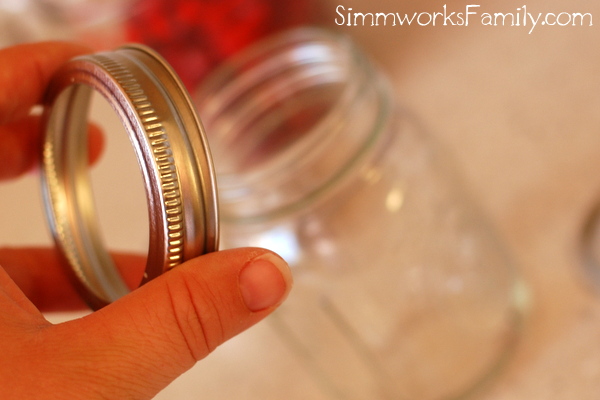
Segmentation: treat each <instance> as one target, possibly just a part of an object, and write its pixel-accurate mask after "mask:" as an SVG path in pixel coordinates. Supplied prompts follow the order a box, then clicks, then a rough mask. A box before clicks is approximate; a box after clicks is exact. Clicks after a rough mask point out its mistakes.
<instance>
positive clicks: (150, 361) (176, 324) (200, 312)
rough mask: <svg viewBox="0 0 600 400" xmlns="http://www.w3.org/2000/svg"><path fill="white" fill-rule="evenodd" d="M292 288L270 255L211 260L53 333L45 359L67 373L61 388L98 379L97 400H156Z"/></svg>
mask: <svg viewBox="0 0 600 400" xmlns="http://www.w3.org/2000/svg"><path fill="white" fill-rule="evenodd" d="M290 286H291V274H290V270H289V269H288V267H287V265H286V264H285V262H284V261H283V260H282V259H281V258H279V257H278V256H276V255H274V254H272V253H270V252H268V251H266V250H260V249H236V250H227V251H222V252H217V253H211V254H207V255H204V256H202V257H199V258H196V259H194V260H192V261H188V262H186V263H184V264H182V265H180V266H178V267H176V268H174V269H173V270H171V271H169V272H167V273H166V274H164V275H162V276H160V277H159V278H157V279H155V280H153V281H151V282H149V283H148V284H146V285H144V286H142V287H141V288H139V289H138V290H136V291H134V292H132V293H131V294H130V295H128V296H125V297H123V298H122V299H120V300H118V301H117V302H115V303H113V304H111V305H109V306H107V307H105V308H103V309H101V310H100V311H97V312H95V313H93V314H90V315H88V316H86V317H84V318H82V319H79V320H74V321H70V322H67V323H64V324H61V325H57V326H54V327H53V328H52V329H49V330H48V331H47V332H46V335H45V337H44V343H45V346H47V347H48V348H51V349H54V351H53V352H51V353H46V352H45V351H43V352H41V353H42V354H44V355H45V356H49V358H50V359H51V360H48V361H47V362H52V365H53V368H54V369H55V370H56V369H58V370H59V371H61V374H60V376H58V377H56V378H55V379H56V380H54V379H53V381H52V382H53V384H55V385H60V384H61V382H64V381H65V380H69V382H70V383H71V385H77V382H73V379H78V378H77V376H82V375H83V376H87V377H88V378H89V377H90V376H91V377H93V380H92V382H95V383H96V385H97V386H94V387H93V388H91V389H92V390H93V391H94V392H93V393H95V394H96V395H97V397H98V398H112V399H117V398H119V399H122V398H151V397H152V396H153V395H155V394H156V393H158V392H159V391H160V390H161V389H163V388H164V387H166V386H167V385H168V384H169V383H170V382H171V381H173V380H174V379H175V378H176V377H178V376H179V375H180V374H182V373H183V372H185V371H186V370H187V369H189V368H190V367H192V366H193V365H194V363H195V362H196V361H197V360H199V359H202V358H204V357H205V356H206V355H208V354H209V353H210V352H211V351H212V350H213V349H214V348H216V347H217V346H218V345H220V344H221V343H223V342H224V341H226V340H227V339H229V338H231V337H233V336H234V335H236V334H238V333H240V332H241V331H243V330H245V329H246V328H248V327H250V326H251V325H253V324H255V323H256V322H258V321H259V320H261V319H263V318H264V317H265V316H266V315H268V314H269V313H270V312H272V311H273V310H274V309H275V308H276V307H277V306H278V305H279V304H280V303H281V302H282V301H283V299H284V298H285V297H286V296H287V293H288V292H289V289H290ZM82 359H84V361H83V360H82ZM36 362H44V361H43V360H36ZM73 365H75V366H76V368H77V370H76V371H73V370H72V368H73ZM74 372H77V374H75V373H74ZM61 379H62V381H61ZM88 388H90V386H89V385H88ZM94 398H96V397H94Z"/></svg>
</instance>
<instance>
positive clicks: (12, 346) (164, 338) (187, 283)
mask: <svg viewBox="0 0 600 400" xmlns="http://www.w3.org/2000/svg"><path fill="white" fill-rule="evenodd" d="M87 52H89V49H87V48H85V47H82V46H78V45H75V44H70V43H62V42H46V43H36V44H24V45H18V46H14V47H9V48H6V49H2V50H0V66H1V67H0V179H12V178H17V177H18V176H20V175H21V174H23V173H25V172H27V171H29V170H31V169H32V168H33V167H34V166H35V164H36V160H37V158H38V157H39V154H40V151H41V139H40V138H41V134H40V129H39V128H40V127H39V125H40V124H39V118H38V117H35V116H32V115H31V113H30V111H31V108H32V107H33V106H34V105H36V104H40V103H41V102H42V98H43V93H44V88H45V87H46V85H47V83H48V80H49V79H50V77H51V76H52V74H53V73H54V72H55V71H56V69H57V68H58V67H59V66H60V65H61V64H63V63H64V62H66V61H67V60H68V59H70V58H72V57H73V56H76V55H79V54H83V53H87ZM89 137H90V154H91V159H95V158H97V157H98V155H99V153H100V150H99V149H100V147H101V142H102V135H101V133H100V131H99V130H98V129H97V128H94V127H91V129H90V132H89ZM6 229H10V228H9V227H6ZM115 258H116V263H117V265H118V266H119V268H121V269H122V271H123V275H124V279H125V281H126V282H129V283H131V282H132V281H133V279H134V277H133V275H132V274H131V273H130V272H125V271H130V270H131V271H134V272H136V273H135V274H134V275H137V274H139V271H140V268H141V269H143V265H144V261H143V259H142V258H141V257H138V256H134V255H123V254H122V255H116V256H115ZM125 267H127V268H125ZM127 274H129V275H127ZM130 275H131V276H130ZM138 276H139V275H138ZM291 285H292V277H291V273H290V270H289V268H288V266H287V264H286V263H285V262H284V261H283V260H282V259H281V258H280V257H279V256H277V255H275V254H273V253H271V252H269V251H267V250H264V249H258V248H244V249H234V250H226V251H220V252H215V253H211V254H207V255H204V256H201V257H198V258H195V259H193V260H190V261H187V262H185V263H183V264H182V265H180V266H178V267H176V268H174V269H173V270H171V271H169V272H167V273H165V274H163V275H162V276H160V277H158V278H157V279H154V280H153V281H151V282H149V283H147V284H145V285H144V286H142V287H140V288H138V289H136V290H134V291H132V292H131V293H130V294H129V295H127V296H124V297H123V298H121V299H119V300H118V301H116V302H114V303H112V304H110V305H108V306H106V307H104V308H102V309H101V310H99V311H96V312H93V313H90V314H88V315H86V316H84V317H83V318H80V319H76V320H72V321H68V322H65V323H61V324H56V325H54V324H51V323H50V322H48V321H47V320H46V319H45V318H44V316H43V314H42V312H44V311H54V310H75V309H83V308H84V307H85V306H84V304H83V303H82V301H81V300H80V298H79V296H78V295H77V294H76V292H75V291H74V289H73V288H72V287H71V285H70V283H69V280H68V278H67V276H66V274H65V272H64V267H63V266H62V265H61V262H60V258H59V256H58V254H57V253H56V250H55V249H46V248H0V310H1V312H0V354H1V357H0V398H2V399H44V400H45V399H72V400H74V399H85V400H94V399H140V400H141V399H151V398H152V397H154V396H155V395H156V394H157V393H158V392H159V391H160V390H162V389H163V388H165V387H166V386H167V385H168V384H169V383H170V382H172V381H173V380H174V379H175V378H177V377H178V376H179V375H181V374H182V373H183V372H185V371H186V370H188V369H189V368H191V367H192V366H193V365H194V364H195V363H196V362H197V361H199V360H201V359H202V358H204V357H206V356H207V355H208V354H209V353H210V352H211V351H213V350H214V349H215V348H216V347H217V346H219V345H220V344H222V343H223V342H225V341H226V340H227V339H230V338H231V337H233V336H235V335H236V334H238V333H240V332H242V331H244V330H245V329H247V328H249V327H250V326H252V325H254V324H255V323H257V322H258V321H260V320H261V319H263V318H264V317H266V316H267V315H268V314H269V313H271V312H272V311H273V310H274V309H275V308H277V306H278V305H279V304H281V302H282V301H283V300H284V299H285V298H286V296H287V294H288V293H289V290H290V288H291Z"/></svg>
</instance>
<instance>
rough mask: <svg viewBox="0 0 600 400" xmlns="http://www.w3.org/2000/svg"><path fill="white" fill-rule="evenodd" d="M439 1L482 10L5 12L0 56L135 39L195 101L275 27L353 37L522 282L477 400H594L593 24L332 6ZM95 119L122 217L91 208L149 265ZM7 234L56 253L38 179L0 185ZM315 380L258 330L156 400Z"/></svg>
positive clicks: (30, 4)
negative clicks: (357, 18)
mask: <svg viewBox="0 0 600 400" xmlns="http://www.w3.org/2000/svg"><path fill="white" fill-rule="evenodd" d="M444 4H446V5H447V9H448V10H456V11H464V9H465V7H466V5H467V4H477V3H468V2H464V1H462V0H461V1H452V2H450V1H448V2H442V1H434V0H426V1H416V0H407V1H399V0H396V1H391V0H373V1H368V2H367V1H366V0H337V1H333V0H326V1H320V2H316V1H310V0H308V1H294V2H285V3H284V2H278V1H274V0H231V1H229V0H227V1H221V2H217V1H182V0H175V1H166V0H133V1H116V0H108V1H99V0H98V1H95V0H45V1H44V0H39V1H34V0H0V45H2V46H8V45H12V44H15V43H18V42H24V41H32V40H45V39H51V38H66V39H77V40H80V41H85V42H87V43H89V44H90V45H92V46H94V47H95V48H97V49H106V48H111V47H114V46H116V45H118V44H120V43H123V42H127V41H141V42H145V43H147V44H149V45H151V46H153V47H155V48H156V49H157V50H158V51H160V52H161V53H162V54H163V55H164V56H165V57H166V58H167V59H168V60H169V61H170V62H171V63H172V64H173V66H174V67H175V68H176V69H177V71H178V72H179V73H180V75H181V76H182V78H183V80H184V81H185V83H186V85H187V86H188V88H189V89H190V91H192V92H193V90H194V89H195V88H196V86H197V85H199V84H200V83H201V82H202V79H203V78H204V77H205V76H206V74H207V73H208V72H209V71H210V70H211V69H212V68H214V66H215V65H218V64H219V63H220V62H221V61H222V60H223V59H225V58H226V57H227V56H229V55H231V54H234V53H236V52H237V51H239V50H240V49H242V48H243V47H245V46H246V45H248V44H249V43H251V42H253V41H255V40H257V39H259V38H261V37H264V36H266V35H269V34H270V33H273V32H275V31H278V30H281V29H283V28H287V27H291V26H297V25H306V24H311V25H312V24H318V25H321V26H323V25H324V26H327V27H329V28H330V29H332V30H335V31H339V32H344V33H347V34H348V35H350V36H351V37H352V38H353V39H354V40H355V41H356V42H357V43H358V44H359V45H360V46H362V47H363V49H364V50H365V51H366V52H367V53H368V54H369V55H370V56H371V57H372V59H374V60H375V61H376V62H377V63H378V64H379V65H380V66H381V67H382V68H383V70H384V71H385V72H386V73H387V74H388V76H389V77H390V79H391V81H392V83H393V86H394V89H395V91H396V94H397V97H398V98H399V100H400V102H401V103H402V104H403V105H404V106H405V107H407V108H409V109H411V110H412V111H413V112H415V113H416V114H417V115H418V116H419V117H420V118H421V119H422V121H423V122H424V124H425V125H426V126H427V128H428V130H429V131H430V132H431V133H432V135H433V136H434V137H435V138H436V139H437V140H439V141H440V142H442V143H443V144H444V145H445V146H446V149H447V151H448V152H449V153H450V155H451V156H452V157H453V158H454V159H455V160H456V162H457V164H458V167H459V170H460V172H461V173H462V174H463V176H464V178H465V180H466V182H467V184H468V187H469V189H470V190H471V191H472V192H473V193H474V195H475V198H476V199H477V202H478V203H479V205H480V206H481V207H482V208H483V210H484V212H485V213H486V214H487V215H488V216H489V218H490V219H491V220H492V222H493V224H494V225H495V226H496V228H497V229H498V230H499V232H500V234H501V237H502V239H503V240H504V241H505V243H506V245H507V247H508V248H509V251H510V252H511V253H512V255H513V256H514V258H515V259H516V261H517V264H518V266H519V268H520V270H521V272H522V274H523V276H524V277H525V279H526V282H527V284H528V285H529V288H530V298H531V305H530V310H529V315H528V318H527V320H526V324H525V327H524V332H523V336H522V340H521V341H520V342H519V344H518V349H517V352H516V354H515V356H514V357H513V358H512V359H511V361H510V363H509V365H508V367H507V368H506V370H504V371H503V372H502V373H501V374H500V376H499V377H498V378H497V379H495V380H494V381H493V382H491V384H490V385H489V386H488V387H487V388H486V390H485V391H484V392H483V393H481V394H480V395H479V398H481V399H486V400H500V399H502V400H504V399H540V400H541V399H544V400H553V399H557V400H558V399H560V400H563V399H564V400H567V399H569V400H571V399H574V398H577V399H580V400H585V399H590V400H591V399H594V400H596V399H598V398H600V292H598V289H597V287H596V284H595V283H594V282H593V281H592V280H591V279H590V275H589V274H587V273H586V272H585V269H584V267H583V261H582V257H581V231H582V229H583V226H584V225H585V224H586V221H587V220H588V218H589V213H590V212H591V210H592V209H593V208H594V207H595V205H596V204H597V203H598V202H600V174H599V171H600V133H599V129H600V113H599V112H598V110H599V109H600V95H599V93H600V74H598V73H597V66H598V65H599V64H600V55H599V54H600V53H599V52H598V51H597V44H598V40H599V39H600V30H599V29H600V28H599V26H598V25H596V24H594V25H593V26H588V25H585V26H572V25H568V26H558V25H556V26H547V25H544V26H541V25H538V26H536V27H535V29H533V30H531V29H532V26H531V22H530V25H528V26H510V24H508V23H507V24H506V25H505V26H485V25H483V24H481V23H480V20H479V19H474V20H473V21H471V22H472V23H471V24H469V26H468V27H467V26H439V25H437V26H418V25H413V26H411V27H407V26H402V27H399V26H396V27H393V26H386V27H383V26H377V27H375V26H346V24H344V25H343V26H340V25H338V24H337V23H336V18H337V21H338V22H339V21H340V20H341V18H340V14H338V13H337V12H336V10H339V8H338V6H340V5H342V6H343V7H344V10H346V11H348V10H349V9H350V8H352V9H353V11H359V12H385V13H387V12H398V13H405V12H409V13H412V12H413V11H417V12H441V11H443V6H444ZM522 7H523V2H522V1H512V0H508V1H506V0H503V1H500V0H488V1H486V2H482V4H481V7H480V8H479V9H477V10H476V11H477V12H478V13H479V14H481V13H483V12H490V13H495V12H503V13H508V12H511V13H518V11H517V9H521V10H522ZM526 7H527V11H529V12H531V13H533V14H534V15H537V14H538V13H550V12H552V13H556V14H559V13H561V12H568V13H576V12H580V13H591V14H592V16H593V17H594V19H595V18H600V4H599V3H597V2H589V1H584V0H568V1H567V0H554V1H547V0H545V1H542V0H530V1H529V2H527V5H526ZM598 21H599V23H600V19H599V20H598ZM595 22H596V21H595V20H594V23H595ZM530 32H531V33H530ZM173 43H175V44H176V45H173ZM199 48H200V49H202V51H201V52H198V51H197V49H199ZM190 49H193V51H190ZM93 116H94V118H95V119H97V120H102V121H103V125H104V128H105V130H106V131H107V132H109V133H110V140H109V141H108V148H107V151H106V154H105V157H104V160H103V162H102V163H101V164H100V165H99V166H98V167H96V168H94V171H93V176H94V184H95V185H98V186H99V187H111V190H113V189H112V188H114V190H127V191H130V192H131V193H132V198H131V203H128V204H125V205H123V204H118V205H117V204H114V203H112V202H114V199H113V198H112V196H110V193H106V194H105V195H102V194H100V195H99V197H100V198H99V205H100V214H101V221H102V223H103V224H104V225H105V232H106V236H107V239H108V242H109V245H110V246H111V247H112V248H118V249H125V250H137V251H144V250H145V247H146V235H147V226H146V221H145V219H146V215H145V208H144V198H143V189H142V182H141V177H139V175H138V174H139V173H138V171H137V169H136V168H137V167H136V165H135V160H134V157H133V151H132V150H131V148H130V145H129V143H128V142H127V138H126V135H124V134H114V135H113V134H112V131H118V130H120V129H121V128H120V124H119V122H118V120H117V119H116V117H114V116H112V113H111V112H110V110H109V109H108V107H107V105H106V104H104V103H103V102H101V101H99V102H98V104H97V105H96V107H95V108H94V110H93ZM0 162H1V160H0ZM136 185H137V186H136ZM136 187H137V188H139V190H138V189H136ZM119 188H121V189H119ZM140 205H141V207H140ZM117 206H118V207H117ZM0 221H1V224H2V226H3V229H1V230H0V243H2V244H3V245H10V246H17V245H29V244H50V243H51V241H50V236H49V233H48V230H47V228H46V226H45V225H46V223H45V220H44V217H43V213H42V203H41V200H40V195H39V177H38V176H37V175H36V174H31V175H29V176H27V177H25V178H23V179H20V180H18V181H16V182H12V183H7V184H2V185H1V186H0ZM124 221H127V223H124ZM72 317H74V315H52V316H50V318H52V319H53V320H55V321H60V320H62V319H65V318H72ZM265 343H268V344H269V345H268V346H264V344H265ZM265 347H266V348H268V349H269V351H266V352H265V351H264V349H265ZM311 382H312V380H311V379H310V378H309V377H308V376H307V375H306V371H305V370H304V369H303V368H301V366H300V364H299V361H298V360H297V359H296V358H295V357H294V356H293V355H292V353H291V352H290V350H289V349H288V348H287V347H286V346H284V344H283V343H282V342H281V339H280V338H279V337H278V336H277V335H276V334H275V333H274V332H273V331H272V330H270V329H269V326H268V325H267V324H263V325H259V326H257V327H255V328H254V329H252V330H250V331H248V332H247V333H244V334H243V335H241V336H240V337H239V338H236V339H234V340H233V341H231V342H230V343H228V344H226V345H224V346H222V347H221V348H219V349H217V351H216V352H215V353H214V354H213V355H211V356H210V357H209V358H208V359H206V360H205V361H203V362H201V363H199V364H198V365H197V366H196V367H195V368H193V369H192V370H191V371H190V372H188V373H187V374H186V375H184V376H183V377H181V378H180V379H179V380H177V381H176V382H175V383H173V384H172V385H171V386H170V387H169V388H167V389H166V390H165V391H164V392H163V393H161V394H160V395H159V396H158V398H159V399H200V398H202V399H216V400H221V399H232V398H241V399H254V398H256V399H259V398H260V399H265V400H267V399H282V398H285V399H288V400H293V399H317V400H318V399H327V397H326V395H325V394H324V393H322V392H321V391H320V389H319V388H318V387H316V386H315V385H314V384H313V383H311Z"/></svg>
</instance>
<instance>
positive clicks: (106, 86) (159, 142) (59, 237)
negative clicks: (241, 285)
mask: <svg viewBox="0 0 600 400" xmlns="http://www.w3.org/2000/svg"><path fill="white" fill-rule="evenodd" d="M93 91H96V92H98V93H100V94H101V95H102V96H104V98H106V99H107V101H108V102H109V103H110V105H111V106H112V108H113V109H114V110H115V112H116V113H117V114H118V115H119V118H120V120H121V122H122V124H123V126H124V127H125V130H126V131H127V133H128V135H129V138H130V140H131V143H132V144H133V147H134V150H135V154H136V156H137V159H138V163H139V165H140V169H141V172H142V176H143V179H144V186H145V189H146V196H147V204H148V213H149V227H150V229H149V231H150V232H149V247H148V248H149V254H148V259H147V263H146V269H145V273H144V277H143V280H142V284H143V283H145V282H147V281H149V280H151V279H153V278H155V277H157V276H159V275H160V274H162V273H164V272H166V271H167V270H169V269H171V268H173V267H175V266H176V265H178V264H180V263H182V262H183V261H186V260H189V259H191V258H194V257H197V256H199V255H201V254H204V253H207V252H211V251H216V250H217V249H218V238H219V219H218V215H219V214H218V201H217V189H216V178H215V173H214V167H213V163H212V158H211V154H210V150H209V147H208V142H207V139H206V134H205V132H204V129H203V127H202V124H201V122H200V119H199V118H198V116H197V114H196V112H195V109H194V107H193V105H192V102H191V100H190V97H189V95H188V93H187V92H186V90H185V88H184V86H183V84H182V83H181V81H180V80H179V78H178V77H177V76H176V74H175V73H174V71H173V69H172V68H171V67H170V66H169V65H168V64H167V62H166V61H165V60H164V59H163V58H162V57H160V56H159V55H158V54H157V53H155V52H154V51H152V50H151V49H149V48H147V47H145V46H140V45H128V46H124V47H120V48H118V49H116V50H114V51H111V52H104V53H97V54H91V55H85V56H81V57H77V58H74V59H73V60H71V61H69V62H67V63H66V64H65V65H64V66H62V67H61V68H60V70H59V71H58V72H57V73H56V74H55V76H54V77H53V78H52V80H51V82H50V84H49V86H48V89H47V93H46V101H45V106H46V107H45V115H44V124H45V139H44V144H43V157H42V158H43V161H42V187H43V195H44V203H45V208H46V214H47V217H48V220H49V223H50V226H51V230H52V234H53V236H54V239H55V241H56V243H57V245H58V248H59V249H60V252H61V254H62V255H63V256H64V258H65V260H66V264H68V266H69V271H70V275H71V277H72V278H73V281H74V283H75V285H76V287H77V289H78V290H79V292H80V294H81V296H82V297H83V299H84V300H85V301H86V302H87V303H88V304H89V305H90V306H91V307H92V308H94V309H97V308H100V307H103V306H104V305H106V304H108V303H110V302H112V301H114V300H116V299H118V298H119V297H121V296H123V295H125V294H127V293H128V292H129V289H128V288H127V286H126V285H125V283H124V282H123V279H122V277H121V275H120V274H119V272H118V271H117V269H116V266H115V264H114V262H113V261H112V259H111V257H110V255H109V253H108V250H107V249H106V247H105V246H104V244H103V242H102V238H101V235H100V232H99V229H98V221H97V218H96V214H95V209H94V206H93V196H92V191H91V182H90V176H89V173H88V159H87V139H86V134H85V132H86V130H87V114H88V108H89V103H90V99H91V94H92V92H93ZM114 179H119V177H118V176H115V177H114ZM114 195H115V196H124V195H125V194H122V193H115V194H114ZM123 223H126V222H125V221H123Z"/></svg>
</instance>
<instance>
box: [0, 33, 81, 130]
mask: <svg viewBox="0 0 600 400" xmlns="http://www.w3.org/2000/svg"><path fill="white" fill-rule="evenodd" d="M89 52H90V49H89V48H87V47H85V46H83V45H79V44H74V43H68V42H43V43H29V44H21V45H16V46H12V47H7V48H4V49H0V65H1V66H2V67H1V68H0V124H6V123H8V122H11V121H14V120H17V119H19V118H22V117H24V116H26V115H27V114H28V113H29V111H30V109H31V107H32V106H34V105H35V104H39V103H40V101H41V99H42V96H43V95H44V91H45V89H46V86H47V84H48V81H49V80H50V78H51V77H52V75H53V74H54V72H55V71H56V70H57V69H58V68H59V67H60V66H61V65H62V64H64V63H65V62H66V61H68V60H69V59H71V58H73V57H75V56H77V55H80V54H85V53H89Z"/></svg>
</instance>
